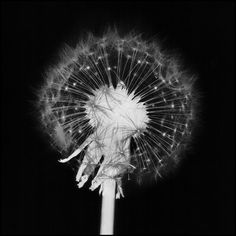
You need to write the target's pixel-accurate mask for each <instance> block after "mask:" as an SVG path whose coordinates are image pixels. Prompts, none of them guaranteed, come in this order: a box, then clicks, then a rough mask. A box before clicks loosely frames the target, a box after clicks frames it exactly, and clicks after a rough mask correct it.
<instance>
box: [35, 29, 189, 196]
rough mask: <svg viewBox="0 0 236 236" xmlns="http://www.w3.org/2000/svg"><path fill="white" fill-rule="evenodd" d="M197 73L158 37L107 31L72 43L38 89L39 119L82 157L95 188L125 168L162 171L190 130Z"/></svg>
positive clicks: (71, 154) (70, 154) (67, 153)
mask: <svg viewBox="0 0 236 236" xmlns="http://www.w3.org/2000/svg"><path fill="white" fill-rule="evenodd" d="M192 84H193V77H191V76H188V75H187V74H186V73H184V72H183V71H182V70H181V69H180V64H178V62H177V60H176V59H175V58H173V57H170V56H167V55H164V54H163V53H162V52H161V51H160V47H159V46H158V45H157V44H156V43H147V42H145V41H144V40H142V38H141V37H140V36H138V35H133V34H130V35H126V36H125V37H121V36H120V35H119V34H118V32H117V31H109V32H107V33H106V34H104V36H103V37H101V38H97V37H95V36H93V35H92V34H89V36H88V37H87V38H86V39H84V40H82V41H80V42H79V43H78V44H77V46H76V47H75V48H70V47H67V48H66V49H65V50H64V52H63V53H62V56H61V61H60V63H59V64H58V65H56V66H54V67H51V68H50V70H49V71H48V73H47V75H46V83H45V84H44V86H43V87H42V89H41V90H40V93H39V95H40V96H39V97H40V99H39V105H40V112H41V122H42V124H43V127H44V128H45V130H46V131H47V132H48V133H49V135H50V136H51V140H52V141H53V144H54V146H55V147H57V148H58V149H59V151H61V153H62V155H63V156H64V157H65V158H64V159H62V160H60V161H61V162H68V161H71V160H72V159H73V160H75V159H76V160H77V162H78V163H79V167H78V172H77V175H76V181H77V182H78V186H79V187H82V186H83V185H84V184H85V182H86V181H87V180H88V178H89V177H90V176H93V177H94V178H93V180H92V185H91V187H90V189H92V190H94V189H96V188H97V187H98V186H100V187H101V190H102V186H103V182H104V180H106V179H107V178H113V179H116V180H117V183H118V185H117V186H118V187H117V188H118V191H117V197H119V196H120V194H122V195H123V193H122V188H121V178H122V177H123V176H124V174H126V173H134V174H137V175H138V176H139V177H141V176H142V174H143V173H152V174H153V175H154V176H161V171H162V169H165V167H166V166H167V165H168V163H169V162H177V161H178V160H179V156H180V155H179V153H180V150H181V149H182V147H183V146H184V145H185V144H186V141H187V140H188V138H189V135H190V132H191V126H192V125H191V121H192V120H193V95H192Z"/></svg>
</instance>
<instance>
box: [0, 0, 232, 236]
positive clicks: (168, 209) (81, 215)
mask: <svg viewBox="0 0 236 236" xmlns="http://www.w3.org/2000/svg"><path fill="white" fill-rule="evenodd" d="M234 9H235V5H234V4H233V3H229V2H228V3H194V2H192V3H165V4H164V3H154V2H150V3H149V2H147V1H144V2H117V3H106V2H104V3H95V2H90V3H85V2H80V3H77V4H75V3H74V4H72V3H30V2H28V3H8V4H6V3H2V4H1V56H2V62H1V68H2V71H1V72H2V76H1V144H2V148H1V154H2V155H1V226H2V227H1V231H2V233H3V234H63V233H67V234H82V233H84V234H91V233H93V234H96V233H98V232H99V220H100V201H101V199H100V197H99V196H98V192H91V191H89V190H88V188H83V189H80V190H79V189H77V188H76V183H75V181H74V172H72V170H71V169H70V168H68V167H67V166H66V165H62V164H60V163H58V162H57V159H59V158H60V155H59V154H58V153H57V152H55V151H53V150H52V149H51V148H50V145H49V142H48V141H47V140H46V137H45V136H43V135H42V134H41V132H40V130H39V129H38V127H39V125H38V124H37V120H36V119H35V113H34V111H33V102H32V101H34V99H35V95H34V91H35V88H37V86H38V85H39V84H40V83H41V82H42V79H43V71H44V69H45V68H46V67H47V65H48V63H49V62H50V61H51V59H52V58H54V55H55V53H56V52H57V50H58V49H60V47H61V46H62V43H63V42H67V43H69V44H70V43H72V44H73V43H74V42H75V41H76V39H77V38H78V37H79V36H80V35H83V33H84V32H86V31H87V30H89V31H92V32H94V33H96V34H99V33H100V34H101V33H102V32H103V30H104V29H105V28H106V27H107V26H108V25H114V24H115V25H117V26H118V28H119V29H120V30H121V31H122V32H127V31H129V30H130V29H136V30H137V31H139V32H143V33H144V36H145V37H147V38H151V37H152V36H159V38H160V39H161V40H162V42H163V45H164V46H166V47H168V48H169V49H178V50H180V52H182V54H183V56H184V58H185V60H186V63H187V66H190V67H191V69H192V70H193V71H195V72H196V73H197V74H198V76H199V80H198V81H197V83H196V88H197V90H198V91H199V94H200V97H201V98H200V106H199V107H200V110H199V114H198V116H199V121H198V126H197V129H196V130H197V132H195V134H194V139H193V142H192V147H191V149H190V150H189V151H188V152H187V158H185V160H184V161H183V162H182V165H181V167H180V169H179V171H178V172H176V173H175V174H174V175H170V176H169V177H168V178H166V180H164V181H161V182H160V183H158V184H157V185H155V186H141V187H140V186H138V185H135V184H134V183H132V182H130V183H128V184H126V186H125V190H124V191H125V194H126V197H125V198H124V199H121V200H118V201H117V203H116V223H115V232H116V233H117V234H123V233H157V234H159V233H191V234H203V233H207V234H212V233H213V234H215V233H217V234H218V233H220V234H223V233H227V234H230V233H233V232H234V223H233V222H234V170H235V168H234V164H235V162H234V150H235V148H234V147H235V146H234V145H235V144H234V141H235V140H234V138H235V136H234V118H235V113H234V93H235V90H234V85H235V84H234V63H235V61H234V40H235V31H234V26H235V24H234V21H235V16H234V13H235V11H234Z"/></svg>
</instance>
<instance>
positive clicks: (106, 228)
mask: <svg viewBox="0 0 236 236" xmlns="http://www.w3.org/2000/svg"><path fill="white" fill-rule="evenodd" d="M115 190H116V181H115V180H113V179H107V180H105V181H104V182H103V193H102V214H101V228H100V235H106V234H110V235H112V234H113V225H114V213H115Z"/></svg>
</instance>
